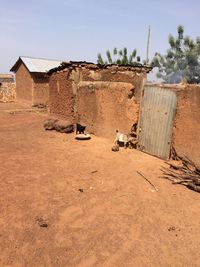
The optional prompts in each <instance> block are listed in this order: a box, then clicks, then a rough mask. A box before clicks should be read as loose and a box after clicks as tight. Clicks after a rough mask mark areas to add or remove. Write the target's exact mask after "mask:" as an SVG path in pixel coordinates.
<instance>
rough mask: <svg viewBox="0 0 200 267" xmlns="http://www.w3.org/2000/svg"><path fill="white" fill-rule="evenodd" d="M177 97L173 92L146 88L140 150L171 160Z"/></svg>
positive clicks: (141, 122)
mask: <svg viewBox="0 0 200 267" xmlns="http://www.w3.org/2000/svg"><path fill="white" fill-rule="evenodd" d="M176 104H177V96H176V93H175V92H174V91H172V90H168V89H162V88H159V87H152V86H149V87H148V86H146V87H145V90H144V96H143V100H142V105H141V110H142V112H141V119H140V133H139V149H140V150H142V151H144V152H147V153H149V154H151V155H155V156H158V157H160V158H163V159H167V158H169V153H170V145H171V135H172V127H173V122H174V116H175V112H176Z"/></svg>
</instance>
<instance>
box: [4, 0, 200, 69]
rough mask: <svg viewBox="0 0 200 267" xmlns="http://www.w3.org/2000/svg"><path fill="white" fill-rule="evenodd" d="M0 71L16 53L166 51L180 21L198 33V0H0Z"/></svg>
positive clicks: (66, 56)
mask: <svg viewBox="0 0 200 267" xmlns="http://www.w3.org/2000/svg"><path fill="white" fill-rule="evenodd" d="M0 7H1V8H0V73H6V72H9V70H10V68H11V67H12V66H13V65H14V63H15V62H16V60H17V59H18V57H19V56H30V57H38V58H49V59H59V60H67V61H68V60H80V61H82V60H85V61H90V62H96V59H97V54H98V53H99V52H101V53H102V56H103V57H105V52H106V50H108V49H109V50H111V51H112V50H113V48H114V47H117V48H123V47H125V46H126V47H127V48H128V51H132V50H133V49H135V48H136V49H137V51H138V55H140V56H141V58H142V59H145V58H146V45H147V34H148V26H149V25H150V26H151V38H150V58H152V57H153V55H154V53H155V52H160V53H162V54H163V53H165V52H166V50H167V49H168V47H169V46H168V35H169V34H172V35H175V34H176V32H177V26H178V25H180V24H181V25H183V26H184V28H185V34H186V35H189V36H191V37H192V38H196V37H197V36H200V27H199V25H200V16H199V10H200V1H199V0H190V1H188V0H176V1H175V0H168V1H162V0H143V1H136V0H32V1H30V0H21V1H19V0H0Z"/></svg>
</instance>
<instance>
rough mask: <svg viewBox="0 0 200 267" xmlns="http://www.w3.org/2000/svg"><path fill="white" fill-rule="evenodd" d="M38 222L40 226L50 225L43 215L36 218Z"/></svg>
mask: <svg viewBox="0 0 200 267" xmlns="http://www.w3.org/2000/svg"><path fill="white" fill-rule="evenodd" d="M36 222H37V223H38V225H39V226H40V227H44V228H47V227H48V223H47V222H46V221H45V220H44V219H43V218H41V217H39V218H36Z"/></svg>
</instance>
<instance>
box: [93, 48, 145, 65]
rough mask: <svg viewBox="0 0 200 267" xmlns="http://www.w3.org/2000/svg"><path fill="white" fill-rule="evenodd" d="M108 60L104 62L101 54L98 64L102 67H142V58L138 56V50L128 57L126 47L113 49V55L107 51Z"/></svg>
mask: <svg viewBox="0 0 200 267" xmlns="http://www.w3.org/2000/svg"><path fill="white" fill-rule="evenodd" d="M106 57H107V59H106V60H103V58H102V56H101V54H100V53H99V54H98V57H97V63H98V64H100V65H107V64H117V65H141V64H140V57H139V56H137V50H136V49H134V50H133V51H132V52H131V53H130V55H128V50H127V48H126V47H124V48H123V49H120V50H118V49H117V48H114V49H113V55H111V52H110V51H109V50H107V51H106Z"/></svg>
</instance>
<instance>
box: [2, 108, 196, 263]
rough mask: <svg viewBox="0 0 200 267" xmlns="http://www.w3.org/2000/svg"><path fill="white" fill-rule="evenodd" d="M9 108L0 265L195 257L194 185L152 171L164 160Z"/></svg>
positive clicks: (4, 142) (5, 118)
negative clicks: (82, 137)
mask: <svg viewBox="0 0 200 267" xmlns="http://www.w3.org/2000/svg"><path fill="white" fill-rule="evenodd" d="M14 108H16V106H13V104H6V105H4V104H0V140H1V146H0V157H1V164H0V173H1V175H0V182H1V186H0V266H12V267H18V266H19V267H25V266H27V267H32V266H37V267H40V266H42V267H43V266H47V267H49V266H52V267H56V266H61V267H62V266H70V267H71V266H77V267H80V266H83V267H90V266H98V267H102V266H106V267H126V266H133V267H140V266H141V267H149V266H153V267H155V266H156V267H157V266H164V267H165V266H173V267H174V266H175V267H176V266H185V267H190V266H191V267H195V266H200V263H199V256H200V250H199V248H200V234H199V229H200V212H199V211H200V201H199V200H200V194H198V193H195V192H193V191H190V190H188V189H186V188H184V187H183V186H179V185H172V184H171V183H170V182H169V181H167V180H164V179H161V178H159V176H160V167H161V165H163V164H164V163H163V161H161V160H159V159H157V158H154V157H151V156H149V155H147V154H144V153H141V152H139V151H137V150H130V149H127V150H125V149H121V150H120V151H119V152H112V151H111V146H112V141H110V140H107V139H103V138H99V137H95V136H92V139H91V140H90V141H76V140H75V139H74V134H68V135H67V134H60V133H56V132H51V131H46V132H45V131H44V130H43V127H42V122H43V120H44V119H45V117H46V115H45V114H40V113H32V112H27V111H26V112H25V111H24V112H23V111H21V112H16V113H13V112H11V114H10V111H9V110H12V111H13V109H14ZM5 110H6V112H5ZM137 171H140V172H142V173H143V174H145V175H146V176H147V177H148V178H149V179H150V180H151V182H153V184H154V185H155V186H156V187H157V188H158V191H155V190H154V189H153V187H152V186H151V185H150V184H149V183H148V182H147V181H146V180H145V179H143V178H142V177H141V176H140V175H139V174H138V173H137ZM79 189H80V190H79Z"/></svg>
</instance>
